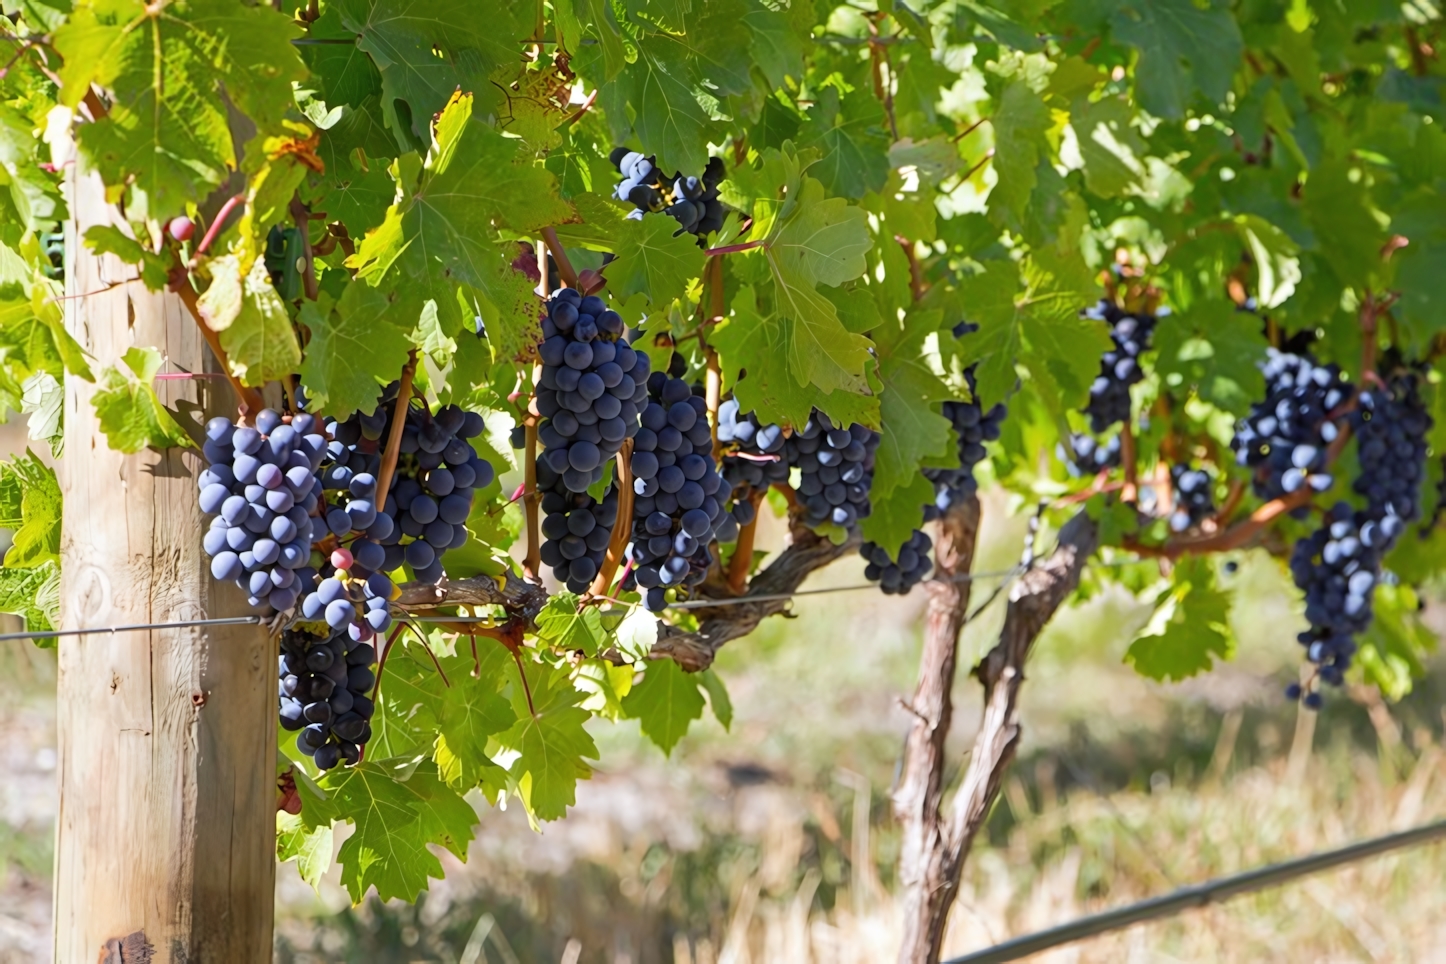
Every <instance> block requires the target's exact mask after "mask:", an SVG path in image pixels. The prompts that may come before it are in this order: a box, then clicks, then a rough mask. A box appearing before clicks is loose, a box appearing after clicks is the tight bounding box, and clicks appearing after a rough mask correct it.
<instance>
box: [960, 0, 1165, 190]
mask: <svg viewBox="0 0 1446 964" xmlns="http://www.w3.org/2000/svg"><path fill="white" fill-rule="evenodd" d="M1186 2H1188V0H1186ZM1050 126H1051V125H1050V117H1049V108H1048V107H1046V106H1045V103H1044V100H1043V99H1042V98H1041V97H1040V96H1039V95H1038V94H1036V93H1035V92H1034V91H1033V90H1031V89H1030V87H1029V85H1028V84H1027V83H1026V82H1025V81H1023V80H1011V81H1010V82H1009V84H1008V85H1007V86H1006V87H1005V88H1004V93H1003V94H1001V95H1000V97H999V106H998V107H996V108H995V110H994V115H993V117H992V118H991V119H990V127H991V128H992V129H993V130H994V159H993V161H992V164H993V166H994V171H995V173H996V174H997V175H998V177H999V180H998V182H996V183H995V185H994V190H993V191H991V192H990V194H989V206H990V207H991V208H993V207H995V202H996V201H997V202H998V203H999V204H1001V205H1003V206H1004V207H1005V208H1006V209H1007V210H1008V211H1009V212H1010V213H1012V214H1013V215H1014V216H1015V217H1016V218H1022V217H1023V216H1024V210H1025V206H1026V205H1027V204H1028V203H1029V196H1030V194H1031V193H1032V192H1033V191H1034V185H1035V183H1036V181H1037V179H1038V178H1037V175H1036V174H1035V169H1036V168H1037V167H1038V166H1039V159H1040V157H1041V156H1042V155H1046V153H1047V151H1048V150H1049V143H1048V141H1047V140H1046V139H1045V133H1046V132H1047V131H1048V130H1049V128H1050Z"/></svg>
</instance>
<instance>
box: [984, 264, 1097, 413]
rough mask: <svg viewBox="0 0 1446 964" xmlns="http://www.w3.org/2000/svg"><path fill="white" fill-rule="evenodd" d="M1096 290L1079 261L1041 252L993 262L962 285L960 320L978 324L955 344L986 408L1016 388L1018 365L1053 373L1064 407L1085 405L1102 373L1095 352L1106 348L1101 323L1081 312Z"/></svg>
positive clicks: (1049, 373)
mask: <svg viewBox="0 0 1446 964" xmlns="http://www.w3.org/2000/svg"><path fill="white" fill-rule="evenodd" d="M1021 269H1022V270H1021ZM1095 292H1096V286H1095V284H1094V282H1093V280H1092V279H1091V278H1090V277H1089V275H1088V269H1085V268H1084V267H1083V265H1082V264H1081V263H1079V262H1076V261H1072V260H1064V259H1059V258H1057V257H1055V256H1052V255H1050V254H1049V253H1048V252H1044V251H1041V252H1039V253H1038V254H1036V255H1035V256H1034V257H1032V258H1030V259H1027V260H1026V261H1025V262H1024V263H1023V264H1022V265H1020V266H1018V267H1016V265H1015V264H1014V262H1011V261H990V262H988V263H987V264H986V265H985V268H984V271H983V272H982V273H980V274H977V275H974V276H972V277H969V278H965V279H964V280H963V281H962V282H961V283H960V285H959V294H960V304H961V305H962V307H963V309H964V314H965V317H966V319H967V320H969V321H975V322H978V323H979V325H980V331H979V332H978V333H977V334H975V335H973V336H971V337H969V338H966V339H963V340H961V341H960V342H959V344H960V346H961V348H962V349H963V350H964V352H965V354H966V355H967V356H968V357H967V358H966V359H965V360H964V362H963V364H964V365H965V366H967V365H969V364H972V363H974V362H975V361H977V362H978V364H979V369H978V380H979V397H980V399H981V400H982V401H983V403H984V404H985V405H992V404H993V403H994V402H997V401H1001V400H1003V399H1004V398H1005V397H1006V396H1007V395H1008V394H1010V393H1011V392H1012V391H1013V390H1014V385H1015V381H1016V377H1017V374H1016V371H1015V365H1016V364H1017V363H1020V362H1022V363H1023V364H1024V365H1026V366H1027V367H1029V368H1030V370H1031V371H1032V372H1035V373H1036V375H1042V374H1046V373H1047V374H1048V375H1050V376H1052V377H1053V379H1054V380H1055V381H1056V382H1057V383H1058V384H1059V385H1060V388H1061V389H1062V390H1063V391H1064V392H1065V395H1066V397H1065V399H1064V403H1065V404H1066V405H1068V406H1069V407H1071V408H1077V407H1079V406H1080V405H1081V404H1082V403H1083V402H1084V400H1085V399H1086V398H1087V396H1088V393H1089V386H1090V383H1091V382H1093V381H1094V378H1095V376H1096V375H1097V374H1098V373H1099V363H1100V362H1099V360H1100V356H1101V355H1103V354H1104V353H1105V352H1106V351H1108V350H1109V349H1110V345H1111V342H1110V339H1109V333H1108V331H1107V329H1106V326H1104V325H1101V324H1100V323H1098V322H1095V321H1091V320H1089V319H1087V318H1080V317H1079V310H1080V307H1081V306H1082V305H1088V304H1090V303H1091V302H1093V301H1094V298H1095Z"/></svg>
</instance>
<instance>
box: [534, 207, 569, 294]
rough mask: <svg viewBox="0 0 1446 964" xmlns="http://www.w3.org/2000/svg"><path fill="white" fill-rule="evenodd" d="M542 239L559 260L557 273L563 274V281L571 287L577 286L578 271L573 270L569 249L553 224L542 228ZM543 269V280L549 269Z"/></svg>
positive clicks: (554, 257) (557, 260) (553, 255)
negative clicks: (568, 255) (559, 238)
mask: <svg viewBox="0 0 1446 964" xmlns="http://www.w3.org/2000/svg"><path fill="white" fill-rule="evenodd" d="M542 240H543V242H544V243H546V245H547V250H548V251H550V252H552V260H554V261H556V262H557V273H558V274H560V275H561V276H562V283H563V284H564V285H566V286H567V287H569V288H576V287H577V272H576V271H574V270H573V267H572V262H571V261H570V260H568V257H567V249H566V248H564V247H563V246H562V242H561V241H559V240H557V230H556V229H555V228H553V227H552V225H548V226H547V227H545V228H543V229H542ZM541 270H542V278H543V281H546V280H547V269H546V268H543V269H541ZM551 293H552V292H550V291H548V292H545V293H544V295H543V297H546V296H547V295H549V294H551Z"/></svg>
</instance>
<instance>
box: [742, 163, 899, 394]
mask: <svg viewBox="0 0 1446 964" xmlns="http://www.w3.org/2000/svg"><path fill="white" fill-rule="evenodd" d="M789 208H791V210H789ZM785 212H786V213H785V214H784V215H783V216H782V217H781V218H780V220H778V221H777V222H776V223H775V225H774V230H773V232H772V234H771V235H770V236H769V238H768V242H767V244H765V245H764V249H763V250H764V254H765V257H767V259H768V267H769V274H770V277H771V278H772V281H773V288H774V295H773V300H774V304H775V306H776V310H777V312H778V314H779V315H780V316H781V317H782V318H783V319H784V328H785V332H786V336H785V337H786V339H787V342H786V343H787V354H788V363H789V369H790V370H791V371H792V372H793V377H794V378H795V379H796V380H797V381H798V382H799V383H800V384H804V385H808V384H813V385H817V386H818V387H819V388H820V389H822V390H823V391H824V392H833V391H836V390H843V391H845V392H852V393H855V394H860V395H867V394H869V393H870V391H871V390H870V388H869V386H868V381H867V379H866V377H865V375H864V369H865V367H866V366H867V365H868V364H869V360H870V355H869V340H868V339H867V338H865V337H863V336H862V335H856V334H853V333H851V332H849V331H848V330H847V329H845V328H844V326H843V325H842V323H840V321H839V315H838V309H836V308H835V307H834V305H833V302H831V301H830V300H829V299H828V298H826V297H825V296H823V295H822V294H821V293H820V292H819V291H818V287H817V286H818V285H819V284H820V283H822V284H826V285H830V286H836V285H840V284H843V283H844V282H845V281H851V280H853V279H854V278H857V277H858V276H859V275H861V274H863V272H864V268H865V267H866V262H865V260H864V253H865V252H866V251H868V250H869V248H870V247H872V245H873V240H872V238H871V237H870V236H869V232H868V215H867V214H866V213H865V212H864V210H863V209H862V208H858V207H852V206H850V205H849V204H848V202H847V201H845V200H844V199H842V198H829V199H827V200H825V199H824V198H823V185H821V184H819V182H818V181H815V180H814V179H813V178H804V179H803V183H802V190H801V191H800V192H799V193H798V194H797V196H796V197H795V198H793V199H791V200H790V202H789V204H788V205H787V206H786V207H785Z"/></svg>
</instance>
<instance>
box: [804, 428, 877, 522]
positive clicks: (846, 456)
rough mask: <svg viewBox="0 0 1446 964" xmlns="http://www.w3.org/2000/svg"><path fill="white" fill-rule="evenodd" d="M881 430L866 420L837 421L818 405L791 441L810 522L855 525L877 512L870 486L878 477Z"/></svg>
mask: <svg viewBox="0 0 1446 964" xmlns="http://www.w3.org/2000/svg"><path fill="white" fill-rule="evenodd" d="M879 440H880V436H879V433H878V432H875V431H873V430H872V429H870V428H868V427H867V426H864V425H860V424H858V423H857V422H855V423H854V424H852V425H848V426H843V425H835V424H834V422H833V421H832V420H831V419H830V418H829V417H828V416H827V415H825V414H824V413H823V412H820V411H818V410H816V409H815V410H814V412H813V414H812V415H811V416H809V419H808V421H807V422H805V423H804V425H803V428H801V429H799V430H798V431H796V432H795V433H794V435H793V438H792V439H790V440H789V444H790V445H791V447H792V449H793V453H794V455H793V457H792V458H791V459H790V460H789V461H790V462H791V463H792V464H794V465H797V466H798V468H799V472H800V473H801V474H800V477H799V482H798V494H799V496H800V497H801V499H802V501H803V510H804V511H803V518H804V521H805V522H807V523H808V524H809V525H810V526H815V527H817V526H822V525H836V526H842V527H843V528H845V529H847V528H851V527H852V526H854V525H856V524H857V523H858V521H859V520H860V519H867V518H868V517H869V514H870V513H872V512H873V503H872V502H870V501H869V488H870V486H872V485H873V481H874V452H875V451H876V450H877V449H878V447H879Z"/></svg>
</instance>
